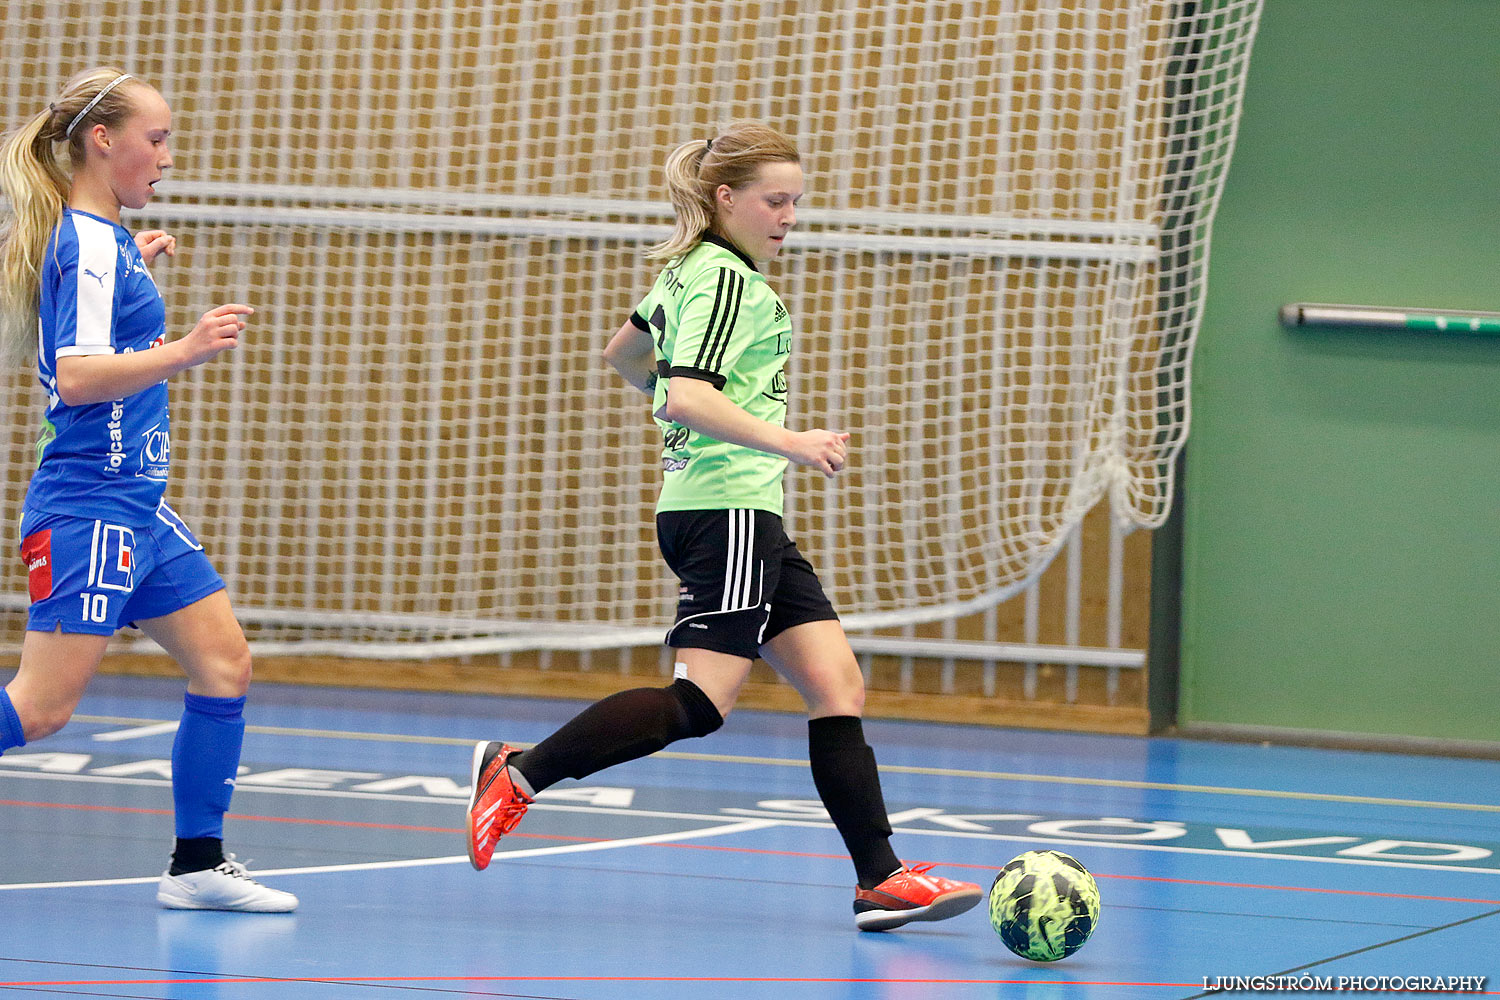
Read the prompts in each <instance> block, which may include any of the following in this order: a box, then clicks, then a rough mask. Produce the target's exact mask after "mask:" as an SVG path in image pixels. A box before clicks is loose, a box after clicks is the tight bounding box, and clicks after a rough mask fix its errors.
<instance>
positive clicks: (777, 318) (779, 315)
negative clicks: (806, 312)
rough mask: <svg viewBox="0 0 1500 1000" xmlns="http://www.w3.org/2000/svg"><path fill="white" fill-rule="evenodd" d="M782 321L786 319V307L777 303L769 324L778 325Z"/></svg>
mask: <svg viewBox="0 0 1500 1000" xmlns="http://www.w3.org/2000/svg"><path fill="white" fill-rule="evenodd" d="M784 319H786V306H784V305H782V304H781V303H780V302H778V303H776V314H775V315H774V316H772V317H771V322H773V323H780V322H781V321H782V320H784Z"/></svg>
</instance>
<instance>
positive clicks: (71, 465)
mask: <svg viewBox="0 0 1500 1000" xmlns="http://www.w3.org/2000/svg"><path fill="white" fill-rule="evenodd" d="M171 132H172V113H171V109H170V108H168V107H167V103H166V101H164V100H163V99H162V97H161V95H160V94H158V93H157V92H156V91H155V90H154V89H153V88H152V87H150V86H148V85H147V84H146V83H144V82H142V81H141V80H138V79H135V78H134V77H132V76H130V75H129V74H126V73H122V72H120V71H119V70H117V69H113V68H108V67H104V68H99V69H93V70H89V71H87V72H84V73H81V74H79V75H78V76H76V77H74V78H73V79H72V80H71V81H70V82H69V83H68V84H67V86H66V87H64V88H63V91H62V93H61V95H59V96H58V98H57V100H56V101H54V102H53V103H51V104H49V105H48V106H47V107H46V108H45V109H43V110H42V111H40V112H39V113H37V114H36V115H35V116H33V117H32V118H31V119H30V120H29V121H27V122H26V123H25V124H24V125H22V126H21V127H20V128H19V129H17V130H16V131H14V132H12V133H11V134H10V135H9V136H8V137H7V138H6V140H5V143H4V145H3V147H0V183H3V186H4V190H5V193H6V195H7V196H8V197H9V199H10V204H11V205H12V206H14V213H15V214H14V218H12V219H11V220H9V224H8V226H7V227H6V230H5V234H4V244H3V246H0V320H3V330H4V347H5V349H6V353H7V355H9V356H10V357H13V358H16V359H19V358H20V356H22V355H26V354H30V355H32V356H34V357H35V358H36V362H37V366H38V369H39V374H40V378H41V383H42V386H43V388H45V389H46V391H47V396H48V404H47V411H46V418H45V420H44V421H43V424H42V436H41V440H40V442H39V443H38V445H37V454H38V464H37V468H36V471H35V472H34V473H33V475H32V477H31V483H30V485H29V487H28V488H27V491H26V502H25V505H24V507H23V510H22V518H21V531H20V534H21V555H22V558H23V559H24V560H25V562H26V565H27V583H28V589H29V591H30V596H31V610H30V612H29V614H28V617H27V625H26V627H27V632H26V638H25V640H24V642H23V644H22V647H21V665H20V670H19V672H18V673H17V674H16V676H15V677H14V679H12V680H11V682H10V683H9V684H8V685H6V687H5V689H4V690H3V691H0V753H3V752H4V751H6V750H9V749H11V748H13V747H20V746H24V745H25V744H26V742H27V741H28V740H36V739H40V738H41V737H43V736H47V735H50V734H52V733H54V732H56V731H57V730H59V729H61V728H62V726H63V725H64V723H66V722H67V721H68V718H69V717H70V716H71V715H72V714H73V710H74V709H75V708H76V707H77V705H78V700H79V698H80V697H82V695H83V690H84V687H85V686H86V685H87V684H88V682H89V680H90V679H91V678H92V677H93V675H94V671H95V670H96V669H97V668H98V666H99V661H100V658H101V657H102V656H103V655H104V649H105V646H106V645H107V644H108V642H109V639H110V636H111V635H113V634H114V632H115V630H116V629H117V628H119V627H121V626H122V625H126V624H132V623H133V624H135V625H137V626H138V627H139V628H140V629H141V630H142V631H143V632H145V633H146V634H147V635H148V636H150V637H151V638H152V639H154V640H155V641H156V642H158V643H160V644H161V646H162V648H163V649H165V650H166V651H167V652H168V653H170V654H171V655H172V657H173V658H174V659H175V660H176V661H177V662H178V663H179V664H180V665H181V666H182V669H183V671H184V672H185V673H186V674H187V678H188V685H187V693H186V695H185V696H184V698H185V701H184V711H183V714H182V722H181V724H180V725H179V727H178V730H177V737H176V743H175V744H174V746H173V749H172V796H173V802H174V804H175V806H176V810H175V823H176V833H177V843H176V849H175V851H174V852H173V855H172V863H171V867H170V868H169V869H168V870H167V871H166V872H165V873H164V874H163V875H162V877H161V881H160V883H159V885H158V888H157V896H156V898H157V900H158V901H159V902H160V903H161V904H162V905H163V906H167V907H170V908H175V909H214V910H244V911H255V912H284V911H288V910H292V909H294V908H295V907H296V905H297V898H296V897H295V896H293V895H292V894H290V893H286V892H280V891H278V890H275V889H271V888H268V887H266V886H263V885H261V884H259V883H258V882H256V881H254V880H253V879H251V878H250V877H249V876H248V875H247V874H246V873H245V869H244V867H243V866H242V865H239V864H237V863H236V862H235V861H234V857H233V855H225V854H224V850H223V835H224V833H223V827H224V813H225V811H226V810H227V809H228V807H229V797H230V795H231V793H232V792H233V790H234V779H235V774H236V772H237V770H238V767H239V759H240V744H241V741H242V739H243V736H244V732H245V721H244V717H243V714H242V710H243V708H244V704H245V691H246V689H247V688H248V686H249V684H250V650H249V648H248V646H247V645H246V643H245V637H244V634H243V633H242V632H241V631H240V626H239V623H238V622H237V621H236V620H235V617H234V613H233V611H231V610H230V606H229V598H228V597H227V596H226V595H225V591H224V581H223V580H222V579H220V578H219V575H218V573H216V572H215V571H214V568H213V566H212V565H210V564H209V561H208V559H207V557H205V556H204V554H203V547H202V546H201V545H199V544H198V542H197V540H196V539H194V537H193V534H192V532H190V531H189V530H188V528H187V526H186V525H185V524H183V523H182V521H181V520H180V519H179V518H178V517H177V515H176V514H175V513H173V511H172V508H171V507H169V506H167V504H166V502H165V501H164V500H163V499H162V494H163V492H164V490H165V487H166V480H167V467H168V463H169V458H170V454H171V433H170V430H169V427H168V421H167V381H166V380H167V379H168V378H170V377H171V376H173V375H176V374H177V373H178V372H181V371H184V370H186V369H188V368H191V367H193V366H194V365H199V364H202V363H204V362H205V361H209V360H211V359H212V358H214V357H217V356H218V355H219V354H220V353H221V352H223V351H226V350H230V349H232V348H234V347H235V346H236V345H237V344H238V343H239V334H240V331H242V330H243V329H244V327H245V319H244V317H246V316H248V315H250V313H251V311H252V310H251V309H250V307H248V306H244V305H238V304H228V305H221V306H219V307H217V308H215V309H211V310H209V311H208V312H206V313H204V314H203V317H202V318H201V319H199V320H198V322H197V324H196V325H195V326H194V327H193V329H192V330H191V331H190V332H189V333H188V334H187V335H186V336H185V337H182V338H181V339H178V340H175V341H172V342H170V343H168V342H167V339H166V325H165V324H166V312H165V308H164V306H163V304H162V298H161V295H160V294H159V293H158V292H157V290H156V285H155V283H154V282H153V281H152V278H151V274H150V272H149V271H147V270H146V266H147V265H148V264H150V263H151V262H152V261H153V260H155V259H156V257H157V256H158V255H160V254H162V253H165V254H167V255H168V256H171V255H173V254H174V253H175V250H176V241H175V239H174V238H173V237H171V236H169V235H167V234H166V233H163V232H160V231H151V232H143V233H139V234H136V235H134V236H132V235H131V233H130V232H129V230H127V229H126V228H125V227H124V226H122V225H121V224H120V210H121V209H122V208H132V209H138V208H141V207H142V206H144V205H145V204H146V202H147V201H149V200H150V198H151V195H152V192H153V185H154V184H156V182H157V181H159V180H161V178H162V173H163V171H165V170H167V169H168V168H169V167H171V166H172V154H171V152H170V150H169V149H168V137H169V136H170V135H171ZM59 145H66V146H67V148H68V154H69V158H70V164H71V166H72V174H71V177H70V176H69V175H68V174H67V173H65V172H64V171H63V169H62V167H61V166H60V164H59V163H58V160H57V155H56V147H57V146H59ZM38 318H40V323H38ZM38 337H39V338H40V339H38Z"/></svg>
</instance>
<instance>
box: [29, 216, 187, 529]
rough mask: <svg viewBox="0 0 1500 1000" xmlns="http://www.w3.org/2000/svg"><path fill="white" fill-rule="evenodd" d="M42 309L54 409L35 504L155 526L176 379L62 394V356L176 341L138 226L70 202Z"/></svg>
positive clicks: (34, 483) (53, 248)
mask: <svg viewBox="0 0 1500 1000" xmlns="http://www.w3.org/2000/svg"><path fill="white" fill-rule="evenodd" d="M40 316H41V341H40V345H39V350H38V353H37V367H38V374H39V376H40V379H41V383H42V387H43V388H44V389H46V390H47V395H48V402H47V416H46V420H45V422H44V426H43V429H42V435H41V439H40V440H39V441H38V442H37V468H36V472H35V473H34V474H33V475H32V477H31V485H30V487H29V488H28V490H27V492H26V505H25V509H26V510H28V511H45V512H47V513H54V514H70V515H72V516H74V517H85V518H95V519H101V520H107V521H109V522H111V523H114V524H125V525H142V524H147V523H149V522H150V521H151V519H152V518H153V517H155V515H156V507H157V504H158V503H159V502H160V501H161V497H162V492H163V491H164V490H165V488H166V482H167V467H168V465H169V463H170V459H171V453H172V436H171V430H170V427H169V424H168V421H167V383H166V382H165V381H162V382H158V383H157V384H155V385H153V386H151V387H150V388H149V389H143V390H142V391H140V392H138V393H136V394H135V395H133V396H127V397H125V398H123V399H116V400H112V401H108V402H103V403H86V404H84V405H82V406H69V405H67V404H66V403H64V402H63V401H62V399H61V398H59V397H58V394H57V359H58V358H65V357H70V356H80V355H92V354H126V353H129V352H131V351H144V350H148V349H149V348H152V347H156V346H158V345H160V344H162V343H163V342H164V341H165V339H166V308H165V306H164V305H163V303H162V298H161V293H160V292H158V291H157V289H156V282H154V281H153V280H152V279H151V274H150V272H149V271H147V270H146V262H145V260H144V259H143V258H142V257H141V252H140V250H139V249H138V248H137V247H136V245H135V239H134V237H132V236H131V234H130V232H129V231H128V230H127V229H126V228H125V227H124V226H121V225H118V224H117V223H114V222H110V221H109V220H107V219H102V218H100V217H98V216H96V215H90V214H89V213H87V212H79V211H75V210H73V209H65V210H64V212H63V217H62V221H61V222H59V223H58V225H57V228H56V229H55V230H54V231H53V233H52V239H51V240H50V241H49V242H48V244H47V254H46V257H45V259H44V260H43V263H42V275H41V308H40Z"/></svg>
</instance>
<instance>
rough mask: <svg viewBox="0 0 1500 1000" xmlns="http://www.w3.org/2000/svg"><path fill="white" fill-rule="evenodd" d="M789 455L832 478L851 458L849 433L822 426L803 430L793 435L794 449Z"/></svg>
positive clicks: (797, 461) (794, 460) (798, 462)
mask: <svg viewBox="0 0 1500 1000" xmlns="http://www.w3.org/2000/svg"><path fill="white" fill-rule="evenodd" d="M787 457H788V458H790V459H791V460H792V461H793V462H796V463H797V464H798V465H805V466H807V467H808V468H809V469H817V470H818V471H819V472H821V473H823V475H825V476H827V477H828V478H830V479H832V478H833V477H834V476H835V475H836V474H837V473H838V472H839V471H840V470H842V469H843V468H844V464H845V463H846V462H847V461H848V460H849V435H848V434H847V433H843V434H838V433H835V432H833V431H827V430H824V429H823V428H821V427H819V428H815V429H814V430H810V431H801V432H800V433H798V434H794V435H793V451H792V454H790V455H789V456H787Z"/></svg>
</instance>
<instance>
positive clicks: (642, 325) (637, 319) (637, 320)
mask: <svg viewBox="0 0 1500 1000" xmlns="http://www.w3.org/2000/svg"><path fill="white" fill-rule="evenodd" d="M630 323H631V325H632V326H634V327H635V328H636V329H637V330H640V331H641V332H642V333H650V332H651V324H650V323H647V322H646V321H645V320H643V319H641V315H640V313H637V312H634V311H632V312H631V313H630Z"/></svg>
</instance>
